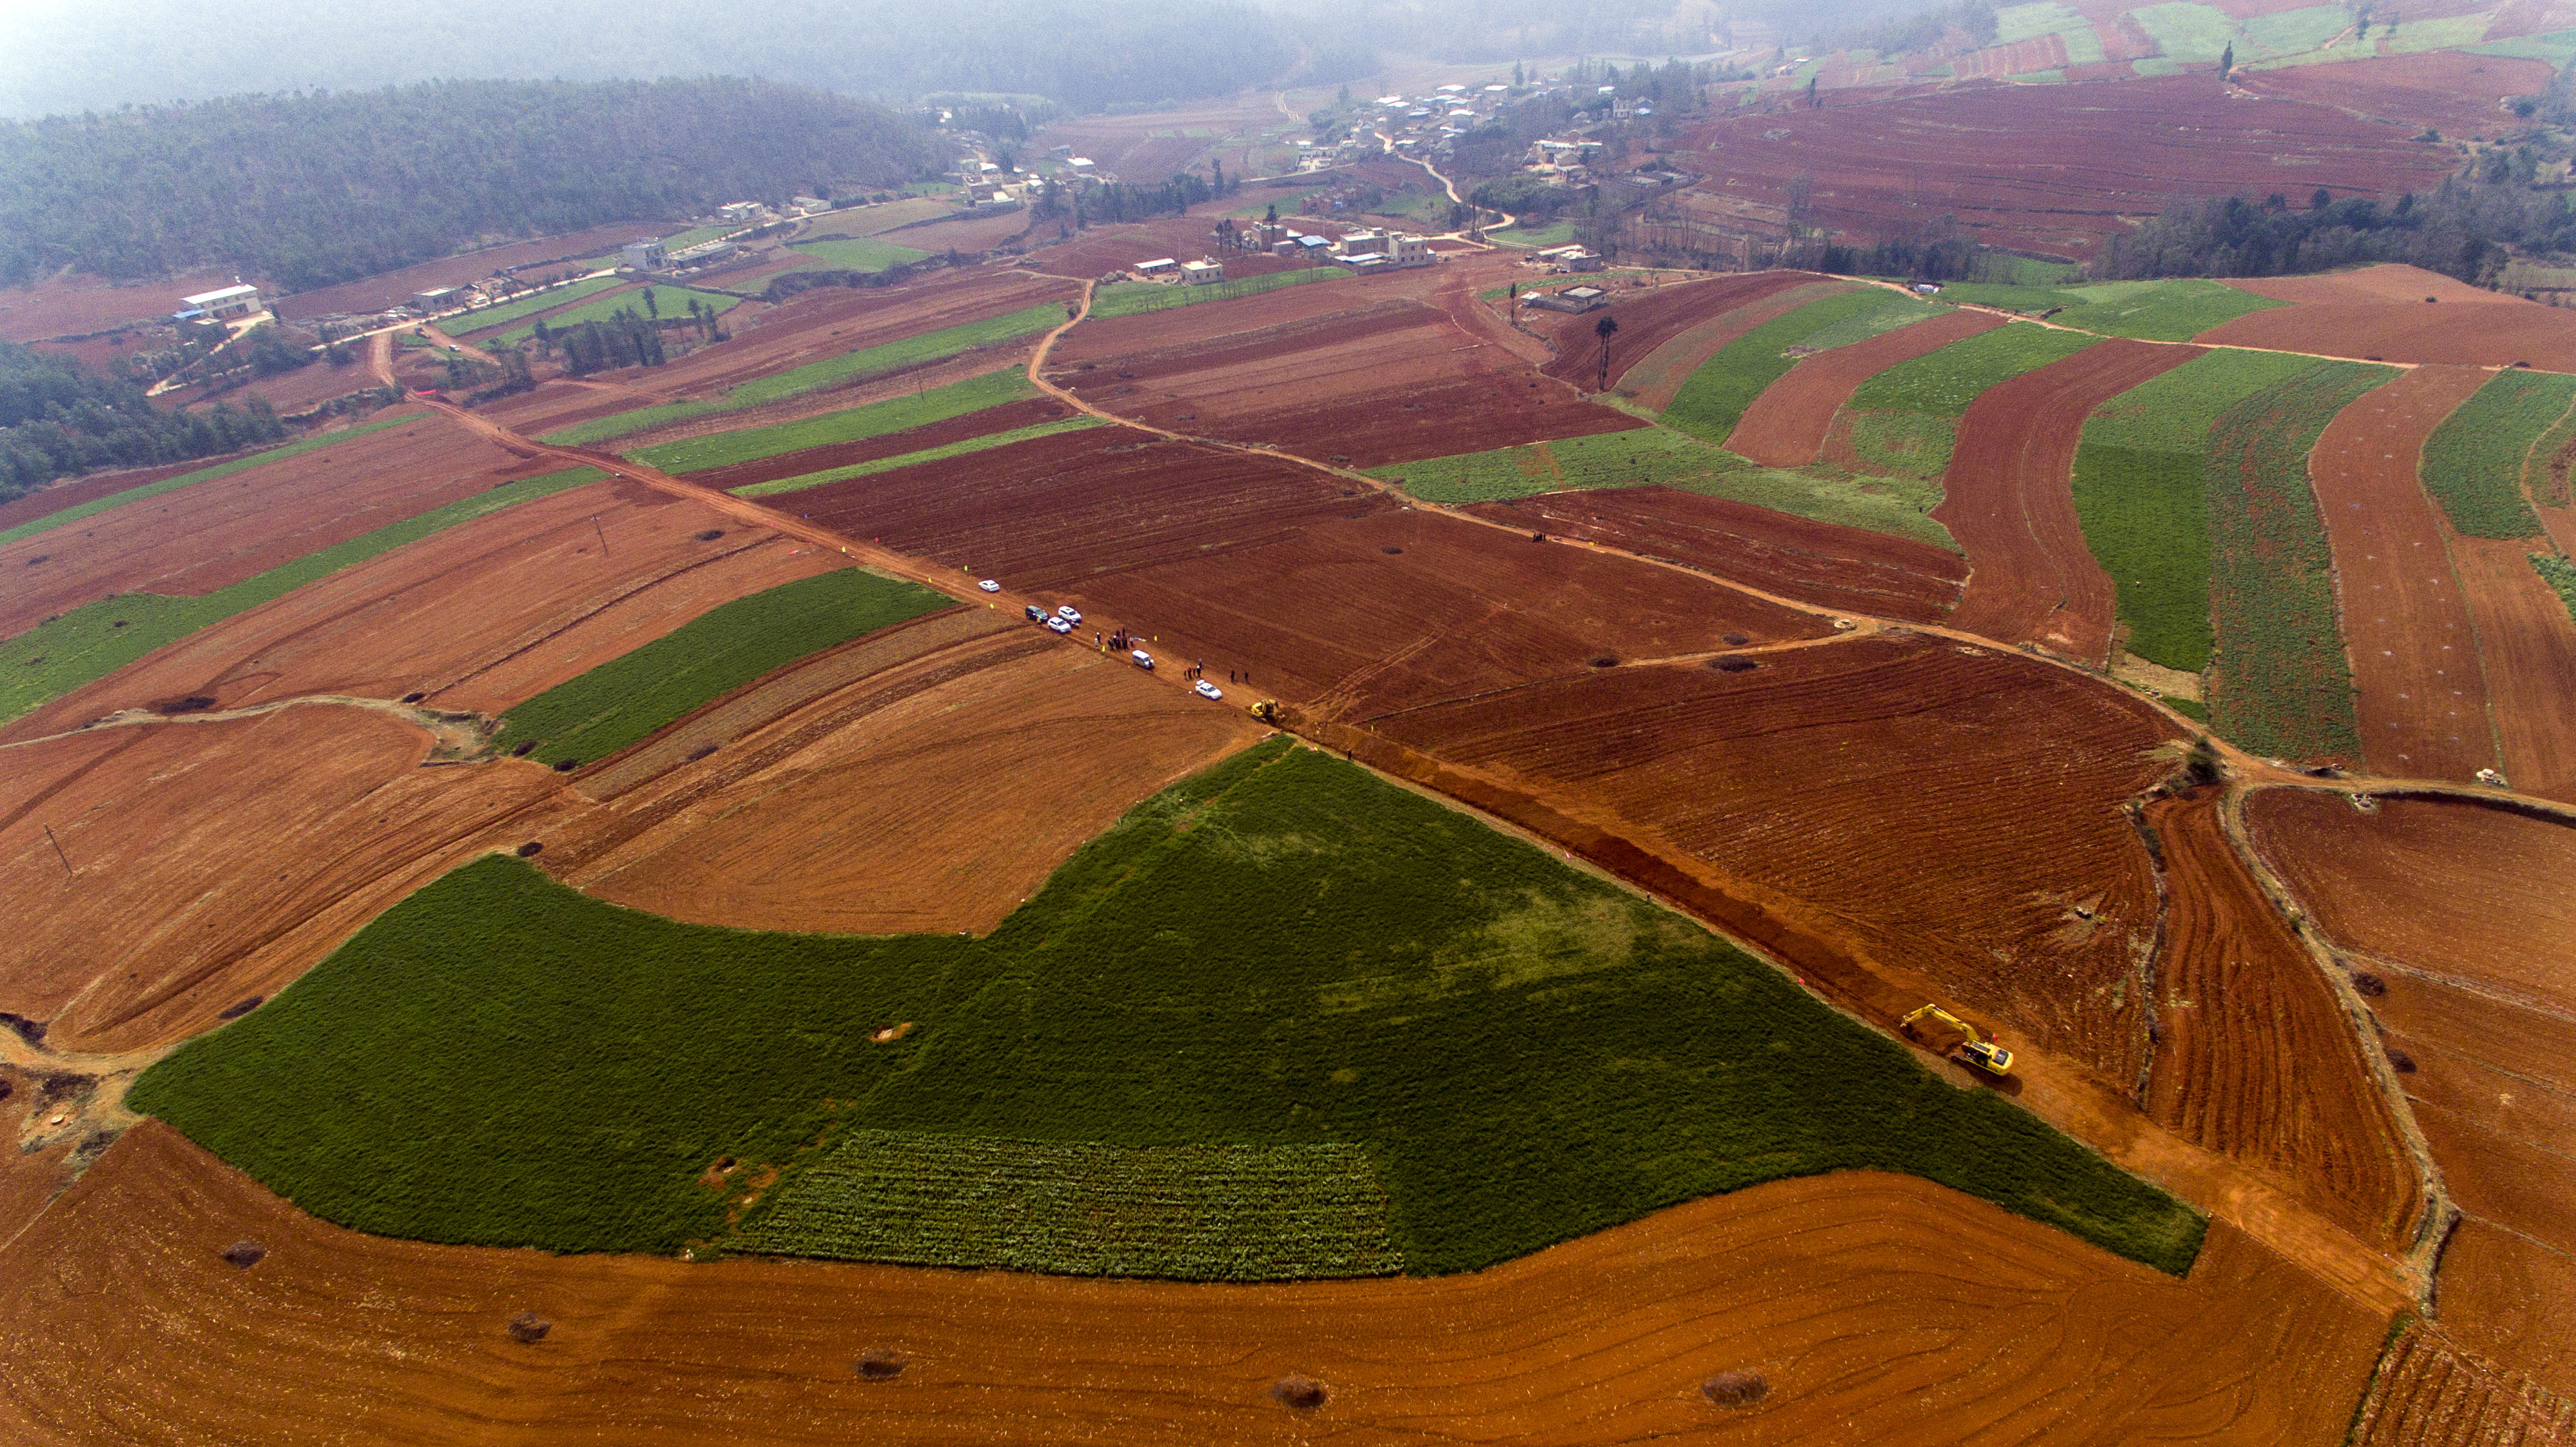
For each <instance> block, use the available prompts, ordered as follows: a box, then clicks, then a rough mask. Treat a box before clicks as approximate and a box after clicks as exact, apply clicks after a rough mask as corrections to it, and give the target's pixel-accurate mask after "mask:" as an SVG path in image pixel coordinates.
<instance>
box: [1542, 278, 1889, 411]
mask: <svg viewBox="0 0 2576 1447" xmlns="http://www.w3.org/2000/svg"><path fill="white" fill-rule="evenodd" d="M1850 285H1851V283H1849V282H1845V281H1839V280H1836V279H1834V278H1831V277H1824V276H1818V275H1816V274H1814V273H1812V272H1804V271H1757V272H1753V273H1751V274H1749V275H1744V276H1719V277H1710V278H1707V279H1705V280H1697V281H1688V282H1684V283H1682V284H1681V285H1678V286H1665V287H1656V288H1654V289H1652V290H1649V291H1647V292H1646V293H1645V294H1644V295H1642V296H1638V295H1629V296H1625V297H1622V298H1621V299H1620V301H1619V303H1618V305H1617V306H1615V307H1613V308H1612V309H1611V312H1610V315H1612V316H1613V317H1615V318H1617V319H1618V322H1619V330H1618V331H1617V332H1615V333H1613V334H1611V336H1610V338H1609V340H1608V342H1607V343H1606V345H1607V347H1608V350H1609V353H1610V384H1611V385H1612V386H1614V387H1617V388H1619V389H1621V390H1622V391H1629V390H1632V389H1633V388H1642V389H1643V390H1642V391H1640V392H1638V394H1637V395H1638V399H1639V401H1641V402H1643V403H1644V404H1645V405H1646V406H1647V407H1649V408H1652V409H1655V410H1661V409H1662V408H1663V407H1664V406H1666V405H1668V404H1669V403H1670V402H1671V400H1672V389H1673V388H1675V387H1678V386H1680V385H1681V384H1682V380H1683V379H1684V378H1686V377H1688V376H1689V375H1690V374H1691V373H1692V372H1694V371H1696V370H1698V368H1699V365H1700V363H1702V362H1704V361H1706V360H1707V359H1708V358H1709V356H1710V355H1711V354H1713V353H1715V352H1716V351H1717V350H1718V349H1719V348H1721V347H1723V346H1725V345H1726V344H1727V343H1728V342H1731V341H1733V340H1735V338H1737V337H1739V336H1742V335H1743V334H1744V333H1745V332H1747V331H1749V330H1751V329H1752V328H1754V327H1756V326H1759V325H1761V324H1762V323H1764V322H1767V321H1769V320H1771V319H1772V318H1773V317H1776V316H1779V315H1780V314H1781V313H1783V312H1787V311H1790V310H1792V309H1794V308H1796V307H1798V306H1802V305H1804V304H1805V303H1807V302H1810V301H1814V300H1816V299H1817V298H1819V297H1823V296H1828V295H1831V294H1833V293H1834V292H1838V291H1842V290H1846V289H1848V288H1849V286H1850ZM1513 289H1514V290H1519V289H1520V288H1519V287H1514V288H1513ZM1784 293H1794V294H1795V295H1794V296H1784V295H1783V294H1784ZM1599 323H1600V318H1598V317H1591V316H1572V317H1568V318H1566V319H1565V320H1564V321H1561V322H1559V323H1557V324H1556V328H1555V330H1554V331H1553V332H1552V333H1551V334H1550V340H1551V341H1553V342H1554V344H1555V346H1556V358H1555V360H1553V361H1551V362H1549V363H1548V364H1547V365H1546V366H1544V367H1542V368H1540V369H1539V370H1540V371H1542V372H1544V373H1546V374H1547V375H1548V376H1551V377H1554V378H1556V379H1557V380H1559V381H1561V382H1568V383H1571V384H1573V385H1575V386H1577V387H1589V386H1592V385H1594V384H1595V382H1596V381H1597V380H1598V379H1599V376H1600V372H1601V353H1602V350H1603V347H1604V345H1605V343H1604V342H1603V340H1602V338H1601V336H1600V334H1599V332H1598V330H1597V327H1598V326H1599ZM1685 337H1687V338H1688V340H1687V341H1685V340H1684V338H1685ZM1668 348H1669V350H1667V349H1668ZM1649 358H1652V359H1653V360H1652V363H1651V365H1650V364H1649V360H1648V359H1649ZM1640 368H1644V369H1646V371H1645V372H1639V371H1638V370H1636V369H1640ZM1649 374H1651V375H1649Z"/></svg>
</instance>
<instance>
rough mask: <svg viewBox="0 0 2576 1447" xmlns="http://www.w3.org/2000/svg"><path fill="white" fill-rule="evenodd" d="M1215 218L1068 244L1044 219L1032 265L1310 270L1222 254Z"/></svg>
mask: <svg viewBox="0 0 2576 1447" xmlns="http://www.w3.org/2000/svg"><path fill="white" fill-rule="evenodd" d="M1415 174H1416V175H1419V174H1421V173H1420V172H1416V173H1415ZM1217 219H1218V218H1216V217H1213V216H1158V217H1155V218H1154V219H1153V220H1150V221H1130V222H1126V223H1124V224H1121V225H1117V226H1094V227H1092V228H1091V229H1089V230H1087V231H1077V232H1074V233H1073V235H1072V238H1071V239H1070V240H1066V241H1057V240H1056V239H1055V235H1056V231H1057V229H1058V228H1057V226H1056V224H1055V223H1053V222H1050V221H1041V222H1039V223H1038V224H1037V229H1036V233H1035V234H1034V235H1033V236H1031V237H1030V241H1031V242H1032V243H1033V248H1034V249H1033V250H1032V251H1031V252H1030V255H1029V260H1028V264H1029V265H1030V266H1032V267H1034V268H1036V269H1037V270H1040V271H1045V272H1050V273H1053V274H1054V275H1057V276H1070V277H1075V278H1078V279H1080V280H1083V281H1090V280H1093V279H1095V278H1098V277H1102V276H1106V275H1108V274H1109V273H1110V272H1113V271H1125V270H1126V269H1128V268H1129V267H1132V266H1134V265H1136V264H1137V263H1138V262H1140V261H1156V260H1160V259H1163V258H1165V257H1169V258H1171V259H1172V260H1175V261H1196V260H1197V259H1199V258H1200V257H1202V256H1213V257H1215V258H1216V259H1217V260H1219V261H1222V262H1224V263H1225V274H1226V276H1227V277H1228V278H1229V279H1237V280H1239V279H1241V278H1243V277H1247V276H1265V275H1268V274H1269V273H1271V272H1274V271H1303V270H1305V269H1306V267H1307V265H1308V263H1307V262H1305V261H1303V260H1298V259H1293V258H1290V257H1285V256H1269V255H1264V254H1260V253H1255V252H1249V251H1232V250H1228V251H1222V252H1220V251H1218V250H1217V249H1216V223H1217ZM1260 219H1261V218H1260V217H1258V216H1255V217H1252V218H1251V219H1250V221H1247V222H1243V223H1242V224H1246V225H1249V224H1252V222H1258V221H1259V220H1260ZM1282 224H1283V225H1289V226H1294V227H1296V229H1297V230H1299V231H1301V232H1303V231H1308V230H1310V229H1312V230H1314V231H1319V232H1320V231H1324V230H1326V229H1327V228H1324V227H1322V226H1317V227H1313V228H1309V227H1307V226H1306V225H1304V224H1303V223H1302V221H1300V220H1297V219H1290V218H1282ZM1343 229H1345V228H1342V227H1339V226H1336V227H1332V228H1330V230H1331V231H1334V232H1339V231H1341V230H1343ZM911 234H912V233H911V232H908V231H906V232H897V233H895V234H894V235H893V236H890V237H888V238H887V239H888V240H893V241H902V240H903V239H904V238H905V237H907V236H910V235H911ZM906 244H907V245H909V244H911V243H909V242H906Z"/></svg>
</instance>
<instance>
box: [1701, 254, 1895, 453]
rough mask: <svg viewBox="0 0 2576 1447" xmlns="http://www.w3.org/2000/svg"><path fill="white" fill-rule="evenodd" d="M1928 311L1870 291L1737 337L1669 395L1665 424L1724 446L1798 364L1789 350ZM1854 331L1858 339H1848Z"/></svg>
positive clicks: (1829, 300)
mask: <svg viewBox="0 0 2576 1447" xmlns="http://www.w3.org/2000/svg"><path fill="white" fill-rule="evenodd" d="M1932 310H1933V309H1932V308H1930V307H1928V306H1925V305H1924V304H1923V303H1921V302H1918V301H1914V300H1912V299H1911V298H1908V297H1903V296H1899V295H1897V294H1896V293H1895V292H1892V291H1888V290H1886V289H1885V288H1882V287H1874V286H1872V287H1862V288H1859V289H1858V290H1854V291H1846V292H1839V293H1837V294H1835V295H1833V296H1829V297H1826V298H1824V299H1823V300H1821V301H1811V302H1809V303H1807V304H1806V305H1805V306H1802V307H1800V308H1798V309H1797V310H1796V311H1793V312H1790V313H1789V314H1788V315H1786V316H1780V317H1774V318H1772V319H1771V320H1770V321H1767V322H1764V323H1763V324H1762V325H1760V326H1758V327H1755V328H1754V329H1753V330H1751V331H1749V332H1746V333H1745V334H1744V335H1742V336H1740V337H1737V338H1736V339H1735V340H1734V341H1731V342H1729V343H1727V344H1726V345H1725V346H1723V347H1720V348H1719V349H1718V351H1717V354H1716V355H1715V356H1713V357H1710V358H1709V359H1708V360H1707V361H1705V362H1702V363H1700V364H1699V367H1698V369H1697V370H1696V371H1693V372H1692V373H1691V374H1690V376H1689V377H1688V378H1686V379H1684V381H1683V382H1682V385H1681V388H1680V389H1679V390H1678V391H1676V392H1675V393H1674V394H1673V402H1672V405H1671V406H1669V407H1667V408H1665V409H1664V417H1663V420H1664V422H1665V424H1666V425H1668V426H1672V427H1678V428H1680V429H1681V430H1682V431H1684V432H1687V433H1689V434H1690V435H1692V436H1693V437H1697V438H1701V439H1703V440H1705V441H1709V442H1720V443H1722V442H1724V441H1726V438H1727V435H1728V434H1729V433H1731V432H1733V431H1734V430H1735V424H1736V423H1737V422H1739V421H1741V420H1742V419H1743V417H1744V409H1745V408H1747V407H1750V406H1752V405H1753V399H1754V398H1756V397H1759V396H1761V395H1762V389H1763V388H1765V387H1768V386H1770V385H1771V384H1772V383H1774V382H1776V381H1778V380H1780V379H1781V378H1782V377H1784V376H1786V375H1788V372H1789V369H1790V368H1791V367H1794V366H1796V365H1797V364H1798V359H1797V358H1796V357H1794V356H1791V355H1790V354H1789V349H1790V348H1792V347H1798V346H1803V345H1805V344H1806V343H1807V340H1808V339H1809V338H1810V337H1814V336H1816V335H1818V334H1819V333H1823V332H1826V331H1829V330H1834V331H1840V332H1842V333H1843V334H1844V335H1845V336H1846V337H1847V338H1848V340H1851V341H1860V340H1863V339H1864V338H1865V337H1868V336H1871V335H1875V334H1876V332H1877V331H1885V330H1888V329H1890V328H1893V327H1900V326H1903V325H1905V324H1906V323H1907V322H1910V321H1915V320H1918V319H1920V318H1922V317H1925V316H1929V315H1931V313H1932ZM1880 321H1884V322H1885V325H1884V326H1880V327H1877V328H1875V329H1872V328H1870V327H1868V326H1867V325H1865V324H1866V323H1870V322H1880ZM1846 322H1858V323H1864V325H1863V326H1861V327H1859V328H1848V327H1844V326H1843V325H1842V324H1843V323H1846ZM1855 330H1857V331H1858V332H1859V335H1851V333H1852V332H1853V331H1855ZM1826 345H1830V343H1828V344H1826Z"/></svg>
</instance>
